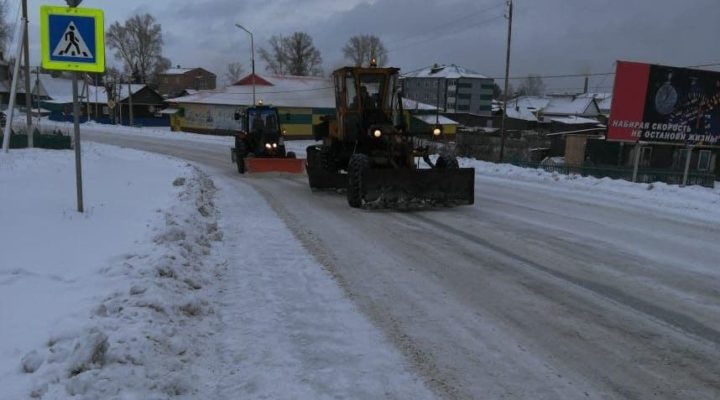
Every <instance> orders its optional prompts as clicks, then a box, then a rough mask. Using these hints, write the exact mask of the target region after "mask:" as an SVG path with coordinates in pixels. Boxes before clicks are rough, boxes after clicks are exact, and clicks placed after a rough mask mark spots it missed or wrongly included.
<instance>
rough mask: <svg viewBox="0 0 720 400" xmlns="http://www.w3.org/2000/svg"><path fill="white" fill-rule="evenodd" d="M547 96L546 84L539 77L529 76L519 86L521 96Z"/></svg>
mask: <svg viewBox="0 0 720 400" xmlns="http://www.w3.org/2000/svg"><path fill="white" fill-rule="evenodd" d="M543 94H545V83H543V80H542V78H541V77H539V76H537V75H528V77H527V78H525V79H524V80H523V81H522V82H520V86H518V95H520V96H540V95H543Z"/></svg>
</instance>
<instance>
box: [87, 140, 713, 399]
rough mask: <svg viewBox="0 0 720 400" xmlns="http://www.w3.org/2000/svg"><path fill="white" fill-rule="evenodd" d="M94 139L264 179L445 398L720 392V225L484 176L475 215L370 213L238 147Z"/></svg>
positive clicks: (317, 252) (217, 172) (252, 180)
mask: <svg viewBox="0 0 720 400" xmlns="http://www.w3.org/2000/svg"><path fill="white" fill-rule="evenodd" d="M83 134H84V138H86V139H88V140H93V141H98V142H103V143H109V144H116V145H122V146H126V147H132V148H137V149H142V150H147V151H153V152H159V153H164V154H169V155H173V156H176V157H180V158H183V159H187V160H189V161H192V162H194V163H196V164H197V165H199V166H201V167H202V168H204V169H205V170H206V171H207V172H208V173H210V174H211V176H213V177H214V178H215V179H231V180H237V181H241V180H242V181H244V182H246V183H249V184H250V185H252V187H254V188H255V189H256V190H257V191H258V192H259V193H260V194H262V195H263V196H264V197H265V198H266V199H267V201H268V202H269V203H270V204H271V205H272V207H273V209H274V210H275V211H276V212H277V214H278V215H279V216H280V217H281V218H282V219H283V220H284V221H285V222H286V224H287V225H288V227H289V228H290V229H291V230H292V232H293V233H294V234H295V236H296V237H298V238H299V239H300V240H301V241H302V243H303V244H304V245H305V247H306V248H307V249H308V250H309V251H310V252H311V253H312V254H313V255H314V256H315V257H316V258H317V259H318V260H319V261H320V262H321V263H322V264H323V265H324V266H325V267H326V268H327V269H328V270H329V271H330V272H331V273H332V274H333V276H334V277H335V278H336V280H337V282H338V283H339V284H340V285H341V286H342V287H343V289H344V290H345V291H346V293H347V295H348V296H349V297H350V298H351V299H352V300H353V301H354V302H355V303H356V304H357V305H358V307H359V308H360V309H361V310H362V311H363V312H364V313H365V314H366V315H367V316H369V317H370V319H371V320H372V321H373V322H374V323H375V324H376V325H377V326H378V327H379V328H380V329H381V330H382V331H383V332H384V334H385V335H386V336H387V338H388V339H389V340H390V341H392V342H393V343H394V344H395V345H396V346H397V347H398V348H399V349H400V350H401V351H402V353H403V354H404V355H405V357H406V359H407V361H408V363H409V364H410V365H411V367H412V368H413V369H414V370H415V371H416V372H418V373H419V374H420V376H422V377H423V379H424V380H425V382H426V384H427V385H428V386H429V387H430V388H431V389H433V390H434V392H435V393H436V394H437V395H438V397H439V398H446V399H553V400H556V399H583V398H588V399H650V398H652V399H718V398H720V362H718V360H720V306H719V299H720V286H719V285H718V282H719V281H720V280H719V278H720V265H719V264H720V263H719V261H720V246H718V239H720V227H718V226H717V225H714V224H711V223H708V222H704V221H699V220H690V219H687V218H681V217H679V216H672V215H660V214H658V213H656V212H652V211H646V210H645V209H644V208H632V207H628V206H623V205H621V204H608V203H607V202H600V201H593V199H592V196H590V195H585V196H577V198H568V196H566V195H562V194H561V193H558V192H555V191H553V190H552V189H551V188H549V187H547V186H542V185H520V184H514V183H513V182H512V181H507V180H502V179H496V178H489V177H482V176H480V177H478V181H477V187H476V203H475V205H474V206H472V207H459V208H454V209H440V210H428V211H422V212H392V211H366V210H356V209H351V208H349V207H348V206H347V204H346V201H345V198H344V196H342V195H339V194H337V193H328V192H316V193H313V192H311V191H310V190H309V188H308V186H307V181H306V178H305V177H304V176H292V175H272V176H267V175H265V176H243V177H241V176H239V175H238V174H237V172H236V170H235V168H234V166H233V165H232V164H231V163H230V161H229V150H228V148H227V146H226V145H223V144H200V143H195V142H189V141H182V140H167V139H162V138H150V137H137V136H126V135H116V136H109V135H105V134H103V135H98V134H93V133H91V132H89V131H87V130H85V131H84V133H83Z"/></svg>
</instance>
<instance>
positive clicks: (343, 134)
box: [333, 67, 399, 142]
mask: <svg viewBox="0 0 720 400" xmlns="http://www.w3.org/2000/svg"><path fill="white" fill-rule="evenodd" d="M398 71H399V69H397V68H374V67H370V68H360V67H345V68H340V69H338V70H336V71H335V72H334V73H333V80H334V82H335V102H336V105H337V123H338V125H339V126H338V134H339V139H341V140H349V141H353V142H354V141H356V140H357V141H360V142H366V141H367V140H371V138H372V137H375V138H376V139H377V138H379V137H381V136H382V135H383V134H388V135H389V134H391V133H393V131H394V129H395V128H394V126H393V118H394V115H395V110H394V107H393V102H394V100H396V93H395V87H396V83H397V78H398Z"/></svg>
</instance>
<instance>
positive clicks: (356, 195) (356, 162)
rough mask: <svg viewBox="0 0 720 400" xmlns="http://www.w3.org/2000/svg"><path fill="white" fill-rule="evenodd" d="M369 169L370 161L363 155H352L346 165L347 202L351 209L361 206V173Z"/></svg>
mask: <svg viewBox="0 0 720 400" xmlns="http://www.w3.org/2000/svg"><path fill="white" fill-rule="evenodd" d="M368 168H370V159H369V158H368V157H367V156H366V155H365V154H353V155H352V157H350V162H349V163H348V187H347V200H348V205H350V207H352V208H360V207H361V206H362V202H363V199H362V172H363V171H364V170H366V169H368Z"/></svg>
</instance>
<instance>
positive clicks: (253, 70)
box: [235, 24, 257, 107]
mask: <svg viewBox="0 0 720 400" xmlns="http://www.w3.org/2000/svg"><path fill="white" fill-rule="evenodd" d="M235 26H237V27H238V28H240V29H242V30H244V31H245V32H247V34H248V35H250V53H251V56H252V80H253V107H254V106H255V105H257V103H256V102H255V40H254V39H253V34H252V32H250V31H249V30H247V29H245V28H244V27H243V26H242V25H240V24H235Z"/></svg>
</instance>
